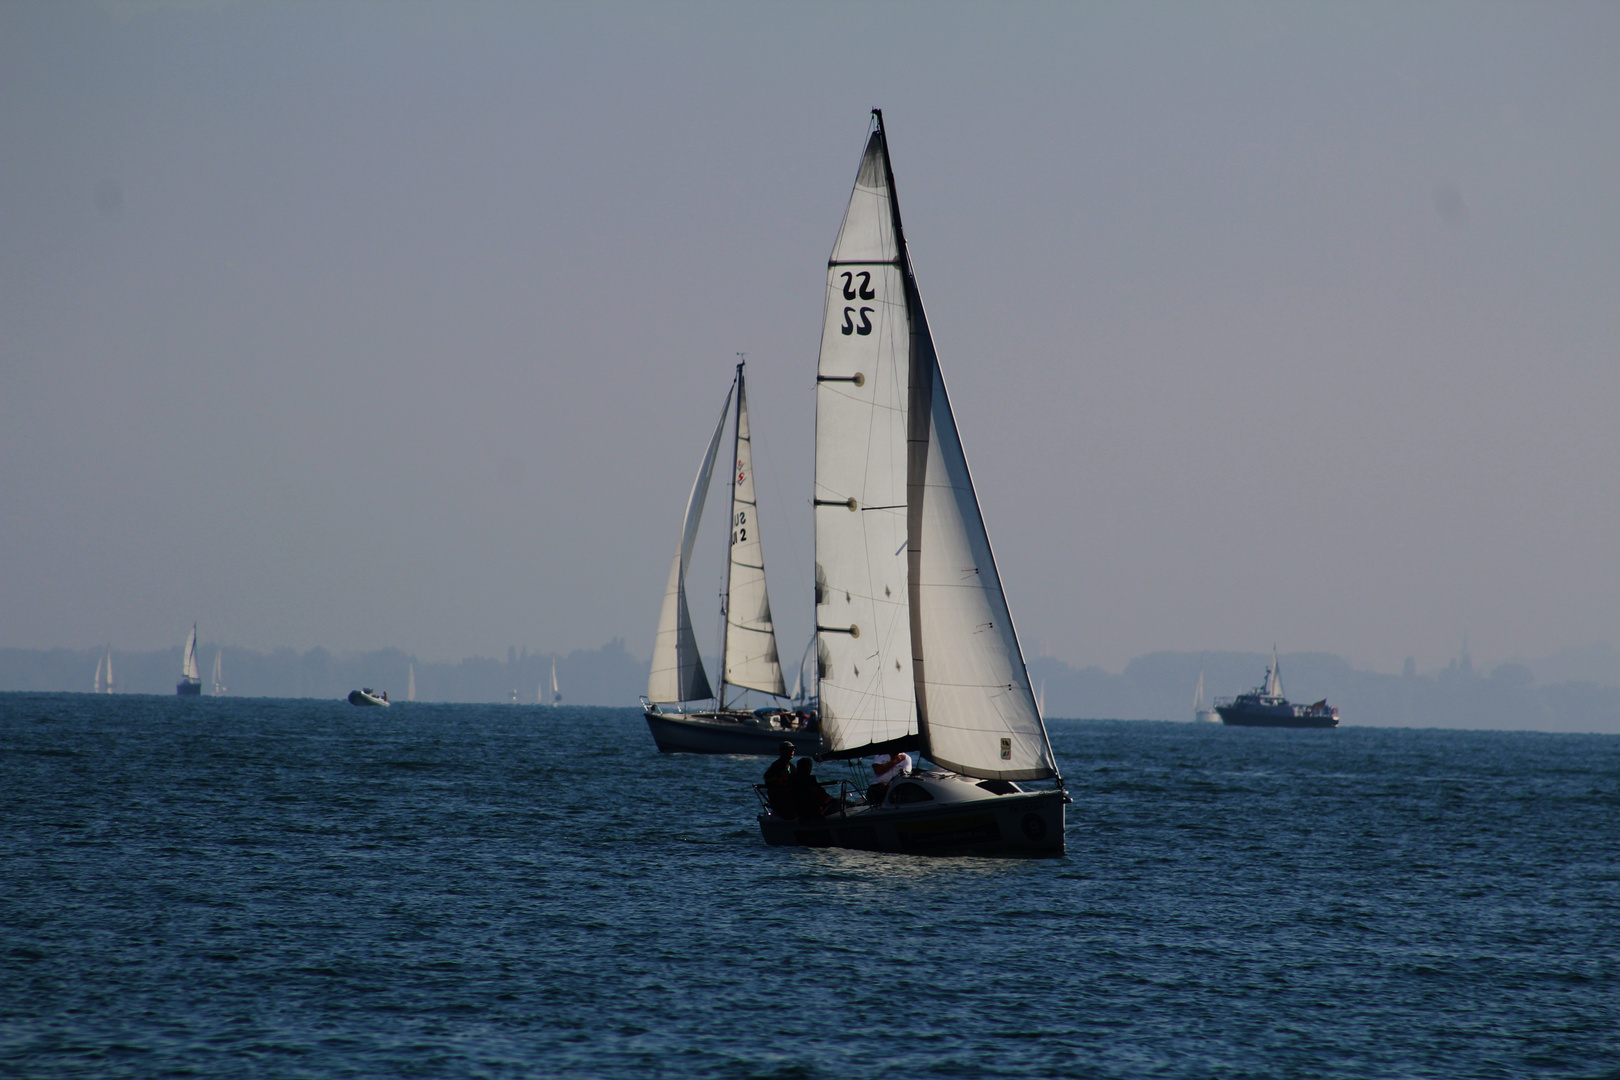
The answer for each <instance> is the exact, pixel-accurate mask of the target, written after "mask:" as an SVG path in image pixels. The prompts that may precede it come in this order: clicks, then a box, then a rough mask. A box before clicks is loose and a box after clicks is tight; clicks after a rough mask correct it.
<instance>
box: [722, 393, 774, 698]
mask: <svg viewBox="0 0 1620 1080" xmlns="http://www.w3.org/2000/svg"><path fill="white" fill-rule="evenodd" d="M736 449H737V453H736V460H735V464H734V465H733V468H732V473H731V565H730V567H729V568H728V570H727V582H728V586H727V590H726V655H725V682H726V683H727V684H728V685H732V686H742V687H746V688H748V689H750V690H758V691H760V692H762V693H766V694H775V695H776V696H777V697H782V696H783V695H784V694H786V692H787V686H786V685H785V684H784V682H783V680H782V663H781V660H780V659H779V658H778V657H777V652H776V628H775V626H774V624H773V623H772V621H771V600H770V596H769V595H768V594H767V592H766V589H765V548H764V546H763V545H762V544H761V543H760V532H759V515H758V513H757V510H758V507H757V504H756V502H755V498H754V447H753V442H752V440H751V439H750V438H749V429H748V393H747V390H746V387H745V385H744V381H743V370H742V365H741V364H738V365H737V427H736Z"/></svg>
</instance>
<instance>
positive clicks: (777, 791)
mask: <svg viewBox="0 0 1620 1080" xmlns="http://www.w3.org/2000/svg"><path fill="white" fill-rule="evenodd" d="M792 780H793V743H791V742H789V741H788V740H787V739H783V740H782V745H781V747H780V748H779V750H778V752H777V756H776V760H775V761H773V762H771V764H770V767H769V768H767V769H766V770H765V801H766V802H767V803H768V804H769V805H770V808H771V813H773V814H777V815H780V816H781V817H790V816H791V815H792V812H793V797H792V792H791V791H790V790H789V784H790V783H791V781H792Z"/></svg>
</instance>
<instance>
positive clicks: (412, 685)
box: [405, 664, 416, 701]
mask: <svg viewBox="0 0 1620 1080" xmlns="http://www.w3.org/2000/svg"><path fill="white" fill-rule="evenodd" d="M405 700H406V701H415V700H416V665H415V664H412V665H411V672H410V676H409V677H408V678H407V679H406V680H405Z"/></svg>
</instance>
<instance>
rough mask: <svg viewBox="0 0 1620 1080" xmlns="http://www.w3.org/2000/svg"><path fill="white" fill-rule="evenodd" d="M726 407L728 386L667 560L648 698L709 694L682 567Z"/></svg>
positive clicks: (694, 532)
mask: <svg viewBox="0 0 1620 1080" xmlns="http://www.w3.org/2000/svg"><path fill="white" fill-rule="evenodd" d="M730 408H731V391H730V390H727V391H726V401H725V404H724V405H722V406H721V407H720V421H719V423H717V424H715V426H714V434H713V435H711V436H710V437H709V448H708V450H707V452H705V453H704V455H703V464H702V465H701V466H699V468H698V474H697V479H696V480H694V481H693V482H692V494H691V496H690V497H689V498H688V499H687V500H686V516H685V517H684V518H683V519H682V522H681V542H680V545H679V546H678V547H677V548H676V549H675V561H674V562H673V563H672V564H670V568H669V583H668V585H666V586H665V587H664V607H663V610H662V611H661V612H660V613H659V615H658V634H657V636H656V637H655V638H654V639H653V657H652V671H651V673H650V674H649V675H648V677H647V698H648V700H650V701H654V702H658V701H696V700H698V699H700V698H706V697H711V696H713V694H714V691H713V690H712V689H711V688H710V686H709V678H708V676H707V675H706V674H705V673H704V671H703V659H702V657H700V656H699V655H698V646H697V637H696V636H695V635H694V634H693V633H692V615H691V612H690V611H689V610H688V609H687V604H686V571H687V568H688V567H689V566H690V565H691V563H692V546H693V542H694V541H695V540H696V539H697V531H698V522H699V520H700V519H701V518H702V517H703V503H704V500H705V499H706V498H707V497H708V494H709V478H710V477H711V476H713V475H714V459H715V455H716V454H717V453H718V452H719V450H720V435H721V433H722V432H724V431H725V427H726V413H727V411H728V410H729V409H730Z"/></svg>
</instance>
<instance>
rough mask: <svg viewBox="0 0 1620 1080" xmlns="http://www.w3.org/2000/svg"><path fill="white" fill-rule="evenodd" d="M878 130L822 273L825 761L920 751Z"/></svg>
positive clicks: (902, 413) (890, 219) (900, 283)
mask: <svg viewBox="0 0 1620 1080" xmlns="http://www.w3.org/2000/svg"><path fill="white" fill-rule="evenodd" d="M895 226H896V217H895V215H894V213H893V192H892V189H891V186H890V182H889V172H888V163H887V160H886V155H885V154H884V151H883V134H882V131H881V129H879V130H875V131H874V132H873V133H872V136H871V138H870V139H868V140H867V144H866V152H865V153H864V154H863V155H862V157H861V165H860V171H859V173H858V174H857V176H856V180H855V189H854V191H853V193H852V194H851V195H850V200H849V207H848V209H847V210H846V211H845V212H844V221H843V225H842V226H841V227H840V229H839V232H838V240H837V243H836V244H834V246H833V252H832V258H831V260H830V261H829V262H828V266H827V292H826V308H825V313H824V319H823V326H822V333H821V358H820V363H819V367H818V374H817V377H816V479H815V500H814V501H815V523H816V633H817V639H818V646H817V659H818V665H819V672H820V677H821V731H822V743H823V746H824V747H825V748H826V750H827V751H828V752H830V753H834V754H838V755H839V756H845V757H848V756H854V755H855V754H856V753H858V752H860V751H861V750H863V749H869V748H876V747H881V746H885V745H894V744H897V743H899V744H905V743H912V744H914V743H915V742H916V737H917V726H916V715H917V712H916V699H915V697H914V694H913V688H912V671H911V618H910V602H909V600H908V598H907V571H906V561H907V557H906V399H907V392H908V386H907V379H908V370H909V354H910V338H911V324H910V320H909V318H908V317H907V308H906V290H905V279H904V275H903V273H902V269H901V253H900V240H899V237H898V235H897V233H896V228H895Z"/></svg>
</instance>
